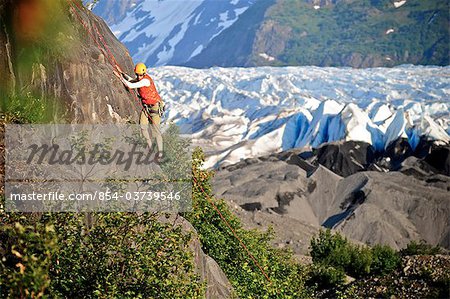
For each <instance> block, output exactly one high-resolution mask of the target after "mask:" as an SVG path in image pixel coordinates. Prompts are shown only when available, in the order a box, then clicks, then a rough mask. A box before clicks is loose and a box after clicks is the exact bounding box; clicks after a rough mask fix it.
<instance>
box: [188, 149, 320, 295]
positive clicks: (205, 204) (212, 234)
mask: <svg viewBox="0 0 450 299" xmlns="http://www.w3.org/2000/svg"><path fill="white" fill-rule="evenodd" d="M203 162H204V154H203V152H202V151H201V149H199V148H197V149H196V150H195V151H194V155H193V176H194V177H195V178H196V180H195V181H194V187H193V192H192V196H193V206H194V208H193V211H192V212H190V213H185V214H184V217H185V218H186V219H188V220H189V222H190V223H192V225H193V226H194V227H195V229H196V230H197V232H198V234H199V238H200V241H201V243H202V249H203V250H204V251H205V253H207V254H208V255H209V256H211V257H212V258H213V259H214V260H215V261H216V262H217V263H218V264H219V266H220V268H221V269H222V270H223V271H224V272H225V274H226V275H227V277H228V279H229V280H230V282H231V284H232V285H233V287H234V289H235V291H236V293H237V295H238V296H239V297H240V298H310V297H311V293H310V291H309V290H308V288H307V287H306V285H305V281H306V276H307V273H306V270H305V268H304V267H303V266H301V265H300V264H299V263H298V262H296V261H294V259H293V257H292V253H291V252H290V251H286V250H280V249H276V248H274V247H273V246H272V245H271V244H270V240H271V239H272V238H273V232H272V231H271V230H269V231H267V232H265V233H262V232H258V231H256V230H245V229H243V227H242V224H241V222H240V220H239V219H238V218H237V217H236V216H234V215H233V214H232V213H231V211H230V209H229V208H228V206H227V205H226V203H225V202H224V201H223V200H217V199H215V198H214V196H213V195H212V189H211V183H210V179H211V177H212V175H213V173H212V172H210V171H207V170H204V169H202V164H203ZM204 192H205V193H206V194H207V196H206V195H205V193H204ZM210 201H212V202H213V203H214V205H215V206H216V207H217V209H218V210H219V211H220V212H221V214H222V215H223V217H224V218H225V219H226V221H227V222H228V223H229V224H230V226H231V227H232V228H233V229H234V230H235V232H236V234H237V235H238V236H239V238H240V239H241V240H242V242H243V243H244V244H245V246H246V247H247V248H248V250H249V251H250V253H251V254H252V255H253V256H254V258H255V259H256V260H257V261H258V263H259V265H260V266H261V267H262V269H263V270H264V272H265V273H266V274H267V275H268V277H269V279H270V282H269V281H268V280H267V279H266V278H265V276H264V274H263V273H262V271H261V270H260V269H259V268H258V266H256V265H255V263H254V261H253V260H252V258H251V257H250V256H249V254H248V253H247V251H246V250H245V249H244V248H243V246H242V244H240V242H239V240H238V239H237V238H236V237H235V236H234V234H233V233H232V231H231V230H230V228H229V227H228V226H227V225H226V223H225V221H224V220H223V219H222V218H221V217H220V216H219V214H218V212H217V211H216V210H215V209H214V207H213V206H212V204H211V202H210Z"/></svg>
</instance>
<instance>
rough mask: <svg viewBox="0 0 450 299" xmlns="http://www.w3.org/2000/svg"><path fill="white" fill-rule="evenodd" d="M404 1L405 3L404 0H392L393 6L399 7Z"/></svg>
mask: <svg viewBox="0 0 450 299" xmlns="http://www.w3.org/2000/svg"><path fill="white" fill-rule="evenodd" d="M405 3H406V0H402V1H396V2H394V6H395V8H399V7H400V6H402V5H403V4H405Z"/></svg>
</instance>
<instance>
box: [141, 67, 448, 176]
mask: <svg viewBox="0 0 450 299" xmlns="http://www.w3.org/2000/svg"><path fill="white" fill-rule="evenodd" d="M149 72H150V75H151V76H152V77H153V78H154V80H155V83H156V85H157V88H158V90H159V92H160V94H161V96H162V98H163V99H164V100H165V102H166V103H167V107H168V112H167V115H166V122H173V123H176V124H178V125H180V127H181V128H183V126H184V125H185V124H189V127H192V130H193V131H192V138H193V143H194V144H195V145H199V146H202V147H203V149H204V151H205V154H206V156H207V161H206V164H205V166H206V167H217V166H219V165H226V164H232V163H236V162H238V161H240V160H241V159H244V158H249V157H255V156H261V155H266V154H270V153H274V152H279V151H283V150H287V149H290V148H295V147H306V148H314V147H318V146H319V145H321V144H322V143H325V142H332V141H338V140H354V141H364V142H367V143H370V144H372V145H373V146H374V147H375V149H376V150H379V151H382V150H383V149H385V148H386V147H387V146H388V145H389V143H390V142H391V141H394V140H396V139H397V138H398V137H404V138H407V139H408V141H409V143H410V144H411V146H412V147H413V148H414V147H415V146H416V145H417V143H418V140H419V138H420V136H427V138H429V139H431V140H436V141H439V142H443V143H448V142H450V138H449V132H450V101H449V99H450V67H448V66H447V67H437V66H412V65H404V66H399V67H395V68H372V69H353V68H321V67H257V68H218V67H214V68H210V69H192V68H185V67H175V66H162V67H156V68H152V69H150V70H149ZM186 127H187V126H186Z"/></svg>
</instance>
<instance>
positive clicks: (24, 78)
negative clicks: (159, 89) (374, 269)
mask: <svg viewBox="0 0 450 299" xmlns="http://www.w3.org/2000/svg"><path fill="white" fill-rule="evenodd" d="M67 3H69V2H65V1H61V2H57V3H55V4H54V5H50V4H48V3H47V4H46V1H40V0H30V1H8V0H6V1H5V0H3V1H2V4H1V6H0V15H1V17H0V28H1V30H0V72H1V73H2V74H4V75H5V76H4V77H3V75H2V80H1V81H2V82H1V83H0V84H1V85H0V90H1V96H2V99H1V100H2V101H7V98H8V97H11V96H18V97H21V96H22V95H23V94H24V93H27V92H31V93H32V94H34V95H36V96H37V97H39V98H41V99H42V100H43V101H45V100H53V102H54V106H55V107H56V108H55V109H54V110H55V111H58V112H57V114H58V115H59V116H61V115H63V116H64V118H65V120H66V121H68V122H71V123H113V122H124V121H126V120H128V119H132V120H137V115H138V114H137V111H138V110H139V105H138V104H136V103H133V101H134V98H133V96H132V95H131V94H130V93H129V92H127V91H126V90H125V89H124V88H123V86H122V85H121V84H120V83H119V81H118V80H117V79H116V78H115V77H114V75H113V73H112V70H113V67H112V65H111V64H110V63H109V60H112V58H110V55H109V53H112V54H113V56H114V57H115V60H116V61H117V63H118V64H119V65H120V66H121V67H122V69H123V70H124V71H128V72H129V73H132V71H131V70H132V66H133V62H132V61H131V58H130V56H129V55H128V52H127V50H126V49H125V47H124V46H123V45H122V44H121V43H120V42H119V41H118V40H117V39H116V38H115V37H114V35H113V34H112V33H111V32H110V30H109V28H108V26H107V25H106V24H105V23H104V21H103V20H101V19H100V18H98V17H96V16H95V15H93V14H91V13H90V11H89V10H87V9H79V8H75V6H74V5H73V7H72V8H70V7H68V6H67V5H68V4H67ZM42 16H44V17H42ZM48 16H54V19H55V20H58V22H57V24H54V23H52V18H48ZM80 19H81V20H82V21H80ZM55 22H56V21H55ZM83 22H84V25H85V26H86V27H87V28H88V29H89V30H90V32H91V33H90V34H89V33H88V31H87V30H86V29H85V28H84V27H83V25H82V24H83ZM24 24H26V25H24ZM27 26H28V27H27ZM36 28H38V29H39V30H38V29H36ZM97 31H98V33H97ZM91 35H92V36H91ZM93 37H95V41H94V40H93ZM97 43H98V44H100V46H99V45H97ZM104 44H107V45H108V46H107V47H105V46H103V45H104ZM3 78H4V79H3ZM54 117H55V118H56V115H55V116H54Z"/></svg>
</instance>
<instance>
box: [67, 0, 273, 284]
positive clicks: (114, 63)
mask: <svg viewBox="0 0 450 299" xmlns="http://www.w3.org/2000/svg"><path fill="white" fill-rule="evenodd" d="M67 1H68V4H69V6H70V7H71V8H72V10H73V13H74V15H75V16H76V18H77V19H78V20H79V22H80V23H81V24H82V26H83V27H84V29H85V30H86V32H87V33H88V34H89V35H90V37H91V38H92V40H93V41H94V42H95V43H96V45H97V47H98V49H99V50H100V52H104V53H107V57H108V62H109V63H110V64H111V66H112V67H113V68H114V69H116V67H117V66H119V64H118V62H117V60H116V59H115V57H114V54H113V53H112V51H111V50H110V49H109V47H108V45H107V43H106V42H105V39H104V37H103V36H102V34H101V33H100V31H99V30H98V28H97V26H96V25H95V23H92V27H93V28H94V30H95V32H96V34H97V36H98V39H99V40H100V42H101V43H103V46H102V45H100V43H99V41H98V40H97V39H96V38H95V36H94V34H93V33H92V32H91V30H90V29H89V26H88V25H87V24H86V23H85V22H84V21H83V18H82V17H81V16H80V15H79V14H78V12H77V10H76V8H75V7H74V6H73V5H71V3H70V2H69V1H71V2H72V3H74V4H75V6H76V7H77V8H78V9H79V10H80V12H82V11H83V9H86V8H84V7H83V6H81V4H80V3H78V2H77V1H76V0H67ZM132 94H133V95H134V97H135V99H136V100H137V101H138V102H139V103H141V106H142V109H143V110H144V113H146V115H147V117H149V115H148V113H147V111H146V109H145V107H144V105H143V103H142V101H140V100H139V98H138V97H137V95H136V94H135V93H134V92H132ZM149 119H150V120H151V121H152V123H153V120H152V119H151V117H149ZM153 124H154V123H153ZM154 127H155V128H156V129H158V130H159V128H157V126H154ZM159 133H161V132H160V131H159ZM193 181H194V183H195V184H196V185H197V186H198V187H199V189H200V191H201V192H202V193H203V195H204V196H205V198H206V199H207V200H208V202H209V204H210V205H211V206H212V207H213V209H214V210H215V211H216V212H217V214H218V215H219V217H220V219H221V220H222V221H223V222H224V223H225V224H226V226H227V227H228V228H229V229H230V231H231V232H232V234H233V236H234V237H235V238H236V239H237V240H238V241H239V244H240V245H241V246H242V248H244V250H245V252H246V253H247V255H248V256H249V257H250V259H251V260H252V262H253V263H254V264H255V265H256V266H257V267H258V269H259V270H260V271H261V273H262V274H263V275H264V277H265V279H266V280H267V281H268V282H269V283H272V281H271V280H270V278H269V276H268V275H267V273H266V272H265V271H264V269H263V268H262V267H261V265H260V264H259V263H258V261H257V259H256V258H255V257H254V256H253V254H252V253H251V252H250V250H249V249H248V247H247V246H246V245H245V243H244V242H243V241H242V239H241V238H240V237H239V236H238V234H237V232H236V231H235V230H234V229H233V227H232V226H231V224H230V223H229V222H228V221H227V219H226V218H225V217H224V216H223V214H222V213H221V212H220V209H219V208H218V207H217V206H216V204H215V203H214V201H213V200H212V198H211V197H210V196H209V194H208V193H207V192H206V191H205V190H204V188H203V187H202V185H201V184H200V183H199V182H198V181H197V179H196V178H195V177H193Z"/></svg>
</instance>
